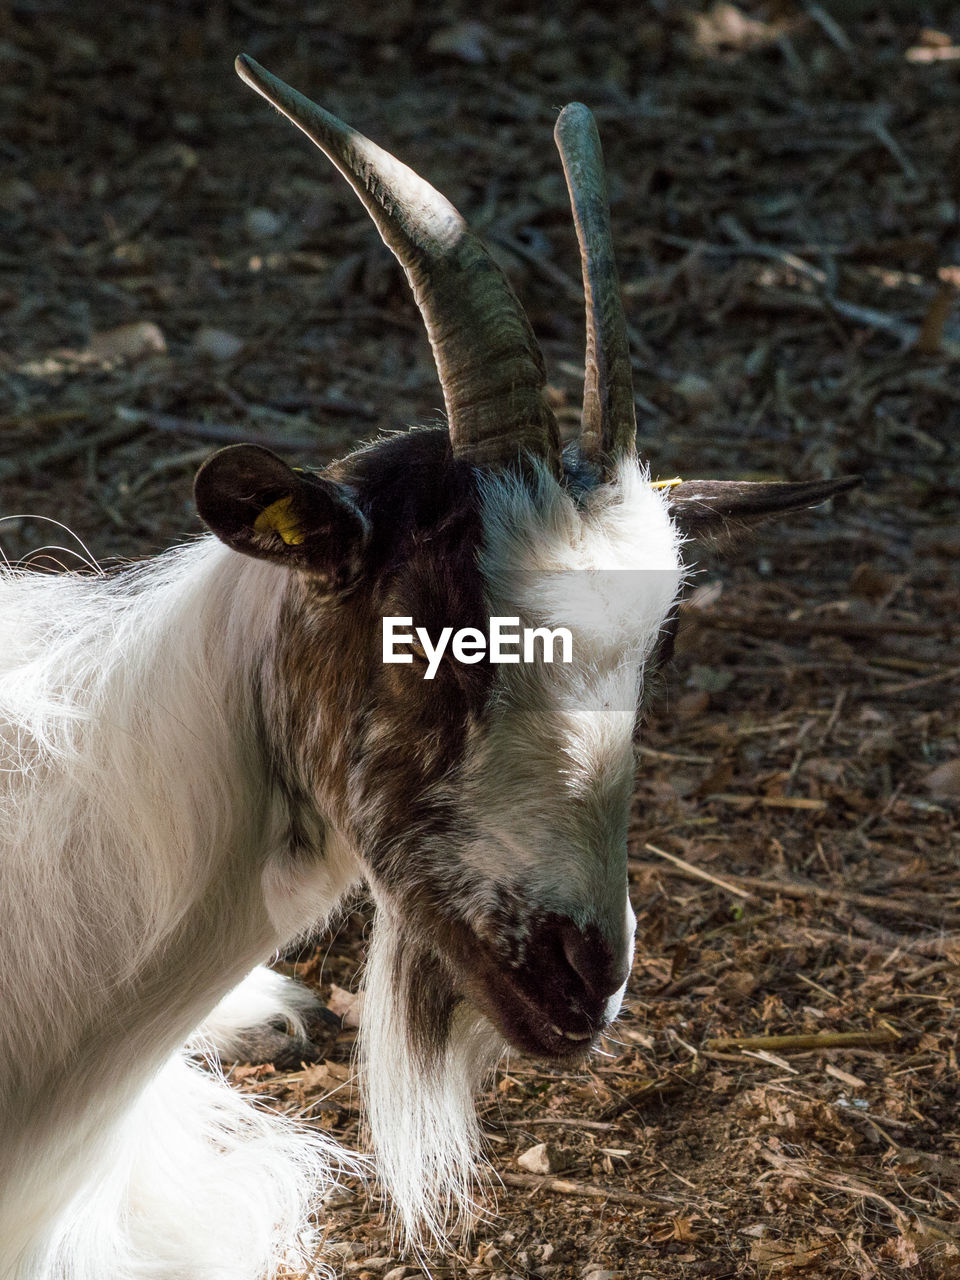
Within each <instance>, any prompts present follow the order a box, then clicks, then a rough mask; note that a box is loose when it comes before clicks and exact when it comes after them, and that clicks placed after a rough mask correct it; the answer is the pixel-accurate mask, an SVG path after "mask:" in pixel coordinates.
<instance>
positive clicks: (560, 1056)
mask: <svg viewBox="0 0 960 1280" xmlns="http://www.w3.org/2000/svg"><path fill="white" fill-rule="evenodd" d="M464 959H465V960H466V963H465V964H464V965H463V968H462V973H463V977H464V985H465V993H466V994H467V996H468V998H469V999H470V1000H471V1001H472V1002H473V1003H475V1004H477V1005H478V1006H479V1007H480V1008H481V1009H482V1010H483V1012H484V1013H485V1014H486V1015H487V1016H488V1017H489V1018H490V1020H491V1021H492V1022H493V1023H494V1024H495V1025H496V1026H497V1027H498V1028H499V1030H500V1031H501V1032H502V1034H503V1035H504V1036H505V1037H506V1039H507V1040H508V1041H509V1042H510V1043H511V1044H512V1045H514V1046H515V1047H516V1048H518V1049H522V1050H523V1051H524V1052H526V1053H532V1054H534V1055H536V1056H537V1057H541V1058H550V1059H554V1060H562V1061H569V1060H571V1059H576V1058H580V1057H582V1056H583V1055H584V1054H585V1053H586V1052H588V1050H589V1049H590V1048H591V1047H592V1045H593V1044H594V1042H595V1041H596V1039H597V1037H598V1036H599V1035H600V1033H601V1032H602V1031H603V1030H604V1029H605V1028H606V1026H607V1025H608V1022H609V1017H608V1012H607V1011H608V1008H609V1005H610V998H611V997H612V996H614V995H615V994H616V993H617V992H618V991H619V990H620V989H621V987H622V986H623V984H624V983H625V982H626V980H627V976H628V974H629V971H630V957H629V954H628V949H627V945H626V941H625V940H624V941H623V942H622V943H621V945H620V946H619V947H615V946H613V945H611V943H610V942H609V941H608V940H607V939H606V938H605V937H604V935H603V934H602V933H601V931H600V929H599V928H598V927H597V926H596V925H588V926H587V927H586V928H581V927H580V926H579V925H577V924H576V923H575V922H574V921H573V920H571V919H569V918H567V917H564V916H560V915H554V914H551V915H547V916H545V917H542V918H540V919H539V920H537V921H536V922H534V923H532V924H531V926H530V928H529V932H528V934H527V937H526V940H525V942H524V944H523V945H522V947H521V948H520V949H519V951H518V952H517V954H515V955H513V956H512V957H511V958H510V959H509V960H507V961H504V960H503V959H502V958H501V957H500V956H499V955H498V954H497V950H496V949H495V948H493V947H491V946H488V945H486V944H481V945H480V947H479V948H475V949H474V950H473V953H472V955H470V956H469V957H464Z"/></svg>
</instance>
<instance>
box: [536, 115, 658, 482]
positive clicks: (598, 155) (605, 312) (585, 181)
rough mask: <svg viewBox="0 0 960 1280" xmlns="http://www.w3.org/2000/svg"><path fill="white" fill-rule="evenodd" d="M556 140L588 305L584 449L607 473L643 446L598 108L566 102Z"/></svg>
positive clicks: (583, 426) (583, 425)
mask: <svg viewBox="0 0 960 1280" xmlns="http://www.w3.org/2000/svg"><path fill="white" fill-rule="evenodd" d="M553 136H554V139H555V141H556V144H557V150H558V151H559V152H560V159H561V160H562V161H563V172H564V176H565V177H566V180H567V189H568V191H569V192H570V204H571V207H572V209H573V220H574V223H575V224H576V228H577V239H578V241H579V242H580V263H581V269H582V271H583V292H584V296H585V298H586V310H587V353H586V360H585V370H584V382H583V416H582V419H581V427H580V453H581V456H582V457H583V458H585V459H586V460H587V461H588V462H590V463H592V464H593V465H594V466H595V467H597V468H598V469H599V470H600V471H601V472H604V471H606V470H607V469H608V467H609V465H610V463H611V462H613V461H615V460H616V459H617V458H618V457H621V456H623V455H624V454H626V455H629V456H633V455H634V454H635V453H636V449H637V417H636V411H635V409H634V402H633V375H632V372H631V369H630V345H629V341H628V339H627V323H626V318H625V316H624V314H623V303H622V301H621V298H620V282H619V280H618V278H617V264H616V261H615V259H614V256H613V237H612V235H611V232H610V208H609V204H608V201H607V184H606V179H605V177H604V168H603V152H602V151H601V149H600V136H599V134H598V133H597V125H596V121H595V120H594V118H593V114H592V113H591V112H590V111H589V110H588V108H587V107H585V106H584V105H583V103H582V102H571V103H570V104H569V106H566V107H564V108H563V110H562V111H561V112H560V115H559V117H558V119H557V123H556V127H555V129H554V135H553Z"/></svg>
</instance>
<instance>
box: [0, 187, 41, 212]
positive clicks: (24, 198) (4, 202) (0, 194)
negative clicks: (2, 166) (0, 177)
mask: <svg viewBox="0 0 960 1280" xmlns="http://www.w3.org/2000/svg"><path fill="white" fill-rule="evenodd" d="M39 199H40V197H39V195H38V194H37V190H36V188H35V187H31V185H30V183H29V182H25V181H24V180H23V178H8V179H7V180H6V182H0V209H3V210H5V211H8V212H11V213H12V212H13V211H14V210H15V209H22V208H23V207H24V206H25V205H28V204H36V203H37V201H38V200H39Z"/></svg>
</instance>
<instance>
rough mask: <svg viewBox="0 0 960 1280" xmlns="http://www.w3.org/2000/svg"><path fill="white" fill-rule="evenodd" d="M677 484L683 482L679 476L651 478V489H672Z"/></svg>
mask: <svg viewBox="0 0 960 1280" xmlns="http://www.w3.org/2000/svg"><path fill="white" fill-rule="evenodd" d="M675 484H683V481H682V480H681V479H680V477H679V476H674V477H673V479H672V480H651V482H650V488H651V489H672V488H673V486H674V485H675Z"/></svg>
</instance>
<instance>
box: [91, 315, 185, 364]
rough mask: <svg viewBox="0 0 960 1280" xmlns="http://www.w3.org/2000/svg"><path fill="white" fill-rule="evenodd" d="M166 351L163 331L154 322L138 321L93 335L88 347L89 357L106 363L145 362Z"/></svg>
mask: <svg viewBox="0 0 960 1280" xmlns="http://www.w3.org/2000/svg"><path fill="white" fill-rule="evenodd" d="M166 349H167V341H166V339H165V338H164V336H163V331H162V330H161V328H160V326H159V325H156V324H154V323H153V321H152V320H137V321H134V323H133V324H122V325H120V326H119V327H118V328H116V329H105V330H104V331H103V332H101V333H93V334H91V335H90V342H89V344H88V346H87V352H88V354H89V355H91V356H93V357H94V359H96V360H104V361H112V360H120V361H126V360H143V359H144V358H145V357H146V356H155V355H160V354H161V353H162V352H164V351H166Z"/></svg>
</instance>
